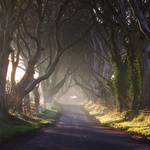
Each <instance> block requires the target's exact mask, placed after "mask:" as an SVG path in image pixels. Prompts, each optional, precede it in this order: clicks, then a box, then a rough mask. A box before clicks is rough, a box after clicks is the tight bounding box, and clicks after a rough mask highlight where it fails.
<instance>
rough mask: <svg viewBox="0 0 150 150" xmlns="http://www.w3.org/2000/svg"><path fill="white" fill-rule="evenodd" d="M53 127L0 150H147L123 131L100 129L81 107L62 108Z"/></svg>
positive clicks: (149, 146) (141, 143)
mask: <svg viewBox="0 0 150 150" xmlns="http://www.w3.org/2000/svg"><path fill="white" fill-rule="evenodd" d="M63 108H64V109H63V111H62V115H61V117H60V118H59V120H58V121H57V123H56V125H55V126H54V127H51V126H47V127H44V128H42V130H41V131H40V132H38V133H36V134H34V135H33V134H29V135H26V136H23V137H20V138H16V139H14V140H12V141H10V142H7V143H5V144H3V145H0V150H150V145H148V144H146V143H144V142H142V141H137V140H135V139H133V138H132V137H131V136H130V135H128V134H127V133H125V132H121V131H118V130H114V129H111V128H108V127H103V126H100V125H99V124H97V123H96V121H95V120H94V119H91V118H90V117H89V116H88V115H87V114H86V113H85V112H84V111H83V109H82V108H81V107H80V106H71V105H68V106H64V107H63Z"/></svg>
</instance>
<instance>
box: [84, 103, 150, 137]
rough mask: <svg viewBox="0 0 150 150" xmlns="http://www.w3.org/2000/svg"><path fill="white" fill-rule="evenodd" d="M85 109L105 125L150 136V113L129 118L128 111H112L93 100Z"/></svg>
mask: <svg viewBox="0 0 150 150" xmlns="http://www.w3.org/2000/svg"><path fill="white" fill-rule="evenodd" d="M85 109H86V110H87V111H88V112H89V114H90V115H92V116H94V117H95V118H96V119H97V120H98V121H99V122H100V123H101V124H103V125H106V126H110V127H113V128H119V129H122V130H125V131H127V132H129V133H131V134H136V135H142V136H146V137H149V136H150V115H149V116H145V115H144V114H139V115H137V116H136V117H134V118H132V119H127V118H126V112H124V113H119V112H117V111H111V112H110V111H108V109H107V108H106V107H104V106H102V105H100V104H94V103H92V102H88V103H86V104H85Z"/></svg>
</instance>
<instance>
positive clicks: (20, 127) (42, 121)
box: [0, 108, 59, 142]
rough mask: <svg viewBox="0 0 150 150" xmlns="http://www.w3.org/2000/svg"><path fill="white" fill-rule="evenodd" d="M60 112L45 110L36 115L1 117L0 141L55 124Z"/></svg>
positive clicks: (53, 109)
mask: <svg viewBox="0 0 150 150" xmlns="http://www.w3.org/2000/svg"><path fill="white" fill-rule="evenodd" d="M58 115H59V112H58V110H57V109H55V108H52V109H51V110H45V111H43V112H42V113H41V114H39V115H38V116H36V117H33V116H32V117H27V116H23V115H22V116H18V115H17V116H16V115H15V116H9V117H8V118H7V119H6V118H3V119H2V118H1V119H0V142H2V141H4V140H8V139H11V138H13V137H16V136H19V135H22V134H25V133H29V132H30V133H31V132H36V131H38V129H40V127H41V126H43V125H48V124H53V123H54V122H55V120H56V119H57V117H58Z"/></svg>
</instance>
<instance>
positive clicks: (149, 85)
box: [142, 42, 150, 108]
mask: <svg viewBox="0 0 150 150" xmlns="http://www.w3.org/2000/svg"><path fill="white" fill-rule="evenodd" d="M142 58H143V59H142V60H143V101H142V106H143V108H150V42H149V43H147V44H146V45H145V47H144V48H143V56H142Z"/></svg>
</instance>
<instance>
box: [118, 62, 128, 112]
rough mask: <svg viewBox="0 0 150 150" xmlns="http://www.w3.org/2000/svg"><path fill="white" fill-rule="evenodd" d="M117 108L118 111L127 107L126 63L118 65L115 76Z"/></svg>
mask: <svg viewBox="0 0 150 150" xmlns="http://www.w3.org/2000/svg"><path fill="white" fill-rule="evenodd" d="M115 84H116V91H117V100H118V102H117V105H118V106H117V108H118V110H119V111H120V112H122V111H125V110H127V109H128V108H129V106H128V74H127V64H122V65H118V67H117V77H116V83H115Z"/></svg>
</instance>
